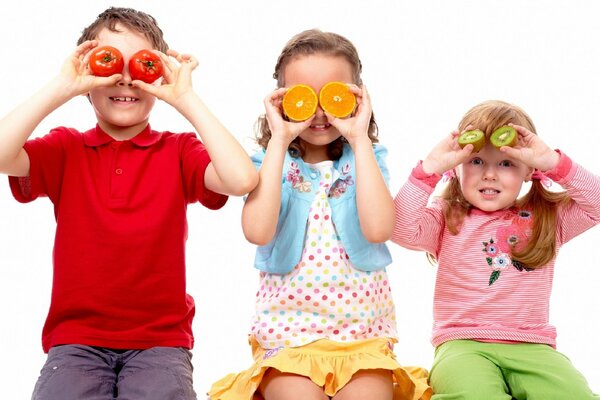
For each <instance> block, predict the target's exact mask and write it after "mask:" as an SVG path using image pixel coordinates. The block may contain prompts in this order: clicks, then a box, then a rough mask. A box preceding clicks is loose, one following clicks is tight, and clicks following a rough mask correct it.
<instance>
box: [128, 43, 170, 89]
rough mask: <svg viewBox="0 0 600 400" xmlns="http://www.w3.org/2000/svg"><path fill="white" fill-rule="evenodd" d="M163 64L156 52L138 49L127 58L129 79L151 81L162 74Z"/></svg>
mask: <svg viewBox="0 0 600 400" xmlns="http://www.w3.org/2000/svg"><path fill="white" fill-rule="evenodd" d="M162 73H163V65H162V61H161V59H160V56H158V55H157V54H156V53H154V52H152V51H151V50H140V51H138V52H137V53H135V54H134V55H133V56H131V59H130V60H129V75H131V79H134V80H136V79H137V80H140V81H144V82H146V83H152V82H154V81H155V80H157V79H158V78H160V77H161V76H162Z"/></svg>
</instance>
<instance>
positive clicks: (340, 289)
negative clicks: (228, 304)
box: [252, 161, 396, 349]
mask: <svg viewBox="0 0 600 400" xmlns="http://www.w3.org/2000/svg"><path fill="white" fill-rule="evenodd" d="M311 168H313V169H314V170H316V171H318V172H319V173H320V176H321V182H320V184H319V189H318V191H317V194H316V195H315V199H314V201H313V203H312V207H311V209H310V212H309V217H308V219H309V220H308V224H307V228H306V241H305V244H304V250H303V253H302V258H301V260H300V262H299V263H298V264H297V265H296V266H295V267H294V269H293V270H292V271H291V272H289V273H288V274H286V275H275V274H269V273H264V272H263V273H261V276H260V286H259V290H258V292H257V294H256V316H255V319H254V323H253V326H252V334H253V335H254V337H255V338H256V340H257V341H258V342H259V344H260V345H261V347H263V348H266V349H273V348H277V347H280V346H283V347H297V346H302V345H304V344H307V343H310V342H313V341H315V340H318V339H330V340H334V341H337V342H352V341H356V340H363V339H369V338H376V337H386V338H396V320H395V310H394V303H393V301H392V296H391V291H390V286H389V282H388V278H387V274H386V272H385V270H381V271H376V272H365V271H361V270H358V269H356V268H354V266H353V265H352V263H351V262H350V260H349V259H348V256H347V255H346V252H345V251H344V247H343V244H342V242H341V241H340V237H339V236H338V234H337V233H336V231H335V226H334V225H333V222H332V220H331V208H330V206H329V201H328V193H329V189H330V188H331V185H332V183H333V182H334V181H335V179H337V176H334V174H336V175H337V171H335V170H334V169H333V162H332V161H324V162H321V163H318V164H313V165H311ZM313 189H314V188H313Z"/></svg>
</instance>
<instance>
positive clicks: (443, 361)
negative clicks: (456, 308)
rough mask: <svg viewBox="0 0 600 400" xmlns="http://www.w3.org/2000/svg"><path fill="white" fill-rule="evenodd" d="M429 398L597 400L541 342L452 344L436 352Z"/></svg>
mask: <svg viewBox="0 0 600 400" xmlns="http://www.w3.org/2000/svg"><path fill="white" fill-rule="evenodd" d="M430 384H431V386H432V387H433V392H434V393H435V394H434V396H433V397H432V400H450V399H451V400H455V399H461V400H467V399H468V400H470V399H473V400H511V399H517V400H554V399H556V400H570V399H573V400H587V399H600V396H599V395H595V394H593V393H592V391H591V390H590V388H589V386H588V383H587V381H586V380H585V378H584V377H583V375H581V373H579V371H577V370H576V369H575V367H574V366H573V364H571V361H570V360H569V359H568V358H567V357H565V356H564V355H563V354H561V353H559V352H558V351H556V350H554V349H553V348H552V347H550V346H548V345H545V344H533V343H516V344H504V343H483V342H477V341H475V340H453V341H450V342H446V343H444V344H442V345H440V346H439V347H438V348H437V349H436V350H435V360H434V363H433V367H432V368H431V373H430Z"/></svg>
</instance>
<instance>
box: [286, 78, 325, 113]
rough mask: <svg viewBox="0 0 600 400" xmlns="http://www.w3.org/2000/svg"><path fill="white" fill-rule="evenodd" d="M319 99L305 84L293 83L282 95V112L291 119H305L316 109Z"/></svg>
mask: <svg viewBox="0 0 600 400" xmlns="http://www.w3.org/2000/svg"><path fill="white" fill-rule="evenodd" d="M318 102H319V99H318V97H317V94H316V93H315V91H314V90H313V89H312V88H311V87H310V86H307V85H294V86H292V87H291V88H289V89H288V91H287V92H285V94H284V95H283V101H282V103H281V106H282V107H283V112H284V113H285V115H287V117H288V118H289V119H291V120H292V121H297V122H299V121H305V120H307V119H309V118H310V117H312V116H313V114H314V113H315V111H317V104H318Z"/></svg>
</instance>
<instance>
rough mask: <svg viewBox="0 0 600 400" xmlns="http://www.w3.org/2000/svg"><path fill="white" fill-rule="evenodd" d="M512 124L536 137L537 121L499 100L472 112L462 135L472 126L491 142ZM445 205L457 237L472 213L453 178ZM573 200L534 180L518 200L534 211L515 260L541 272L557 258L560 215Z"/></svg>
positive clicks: (449, 224)
mask: <svg viewBox="0 0 600 400" xmlns="http://www.w3.org/2000/svg"><path fill="white" fill-rule="evenodd" d="M509 123H513V124H517V125H521V126H524V127H525V128H527V129H529V130H530V131H531V132H533V133H535V134H537V133H536V130H535V126H534V124H533V121H532V120H531V118H530V117H529V115H527V113H526V112H525V111H523V110H522V109H521V108H519V107H518V106H516V105H514V104H509V103H506V102H503V101H499V100H490V101H485V102H483V103H480V104H478V105H476V106H475V107H473V108H471V109H470V110H469V111H467V113H466V114H465V115H464V116H463V118H462V120H461V121H460V123H459V126H458V127H459V131H461V132H462V131H463V130H465V129H466V128H467V126H469V125H471V126H473V127H475V128H477V129H480V130H482V131H483V132H484V133H485V136H486V138H487V139H488V140H489V137H490V135H491V134H492V132H493V131H494V130H495V129H496V128H499V127H500V126H503V125H507V124H509ZM440 197H441V198H442V199H443V200H445V201H444V219H445V221H446V226H447V228H448V230H449V231H450V233H452V234H454V235H456V234H457V233H458V232H459V231H460V227H461V225H462V222H463V220H464V218H465V216H467V215H468V214H469V213H470V211H471V207H472V206H471V205H470V204H469V202H467V200H466V199H465V197H464V195H463V193H462V190H461V188H460V182H459V181H458V178H452V179H451V180H450V182H449V183H448V186H447V187H446V188H445V190H444V191H443V192H442V194H441V196H440ZM569 200H570V198H569V196H568V195H567V194H566V193H565V192H560V193H557V192H551V191H549V190H546V188H545V187H544V186H543V185H542V184H541V182H540V181H539V180H533V181H532V184H531V188H530V189H529V191H528V192H527V193H526V194H525V195H524V196H523V197H521V198H519V199H517V201H516V204H515V206H516V207H517V208H518V209H521V210H527V211H530V212H531V213H532V215H533V228H532V232H531V236H530V237H529V241H528V243H527V245H526V246H524V247H523V248H520V249H516V248H515V247H513V248H512V249H511V256H512V258H513V260H516V261H518V262H520V263H521V264H523V265H524V266H526V267H527V268H540V267H543V266H544V265H546V264H547V263H548V262H549V261H550V260H552V259H553V258H554V257H555V256H556V218H557V217H556V214H557V209H558V207H559V206H560V205H563V204H565V203H567V202H568V201H569Z"/></svg>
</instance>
